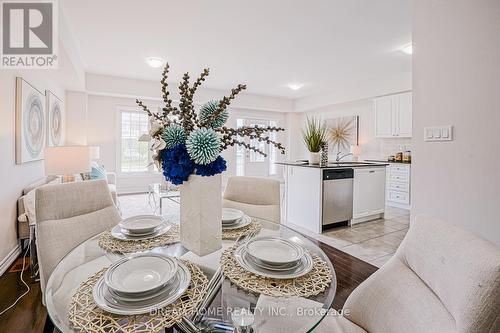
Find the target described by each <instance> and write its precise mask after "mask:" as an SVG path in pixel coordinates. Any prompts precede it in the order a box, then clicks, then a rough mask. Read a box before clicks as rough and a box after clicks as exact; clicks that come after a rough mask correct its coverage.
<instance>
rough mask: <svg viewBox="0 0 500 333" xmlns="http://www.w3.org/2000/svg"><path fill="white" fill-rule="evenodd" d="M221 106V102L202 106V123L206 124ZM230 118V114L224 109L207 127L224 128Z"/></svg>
mask: <svg viewBox="0 0 500 333" xmlns="http://www.w3.org/2000/svg"><path fill="white" fill-rule="evenodd" d="M218 106H219V101H209V102H207V103H205V104H203V105H202V107H201V109H200V113H199V115H198V116H199V117H200V120H201V122H202V123H204V122H206V121H207V120H208V118H209V117H210V116H211V115H212V114H213V113H214V112H215V110H217V107H218ZM228 118H229V112H228V111H227V109H224V111H222V112H221V113H220V114H219V115H218V116H217V117H216V118H215V119H213V120H211V121H210V122H209V123H208V124H207V126H209V127H211V128H218V127H222V126H223V125H224V124H225V123H226V121H227V119H228Z"/></svg>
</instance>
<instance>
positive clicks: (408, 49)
mask: <svg viewBox="0 0 500 333" xmlns="http://www.w3.org/2000/svg"><path fill="white" fill-rule="evenodd" d="M401 52H403V53H406V54H412V53H413V44H412V43H409V44H406V45H404V46H403V47H401Z"/></svg>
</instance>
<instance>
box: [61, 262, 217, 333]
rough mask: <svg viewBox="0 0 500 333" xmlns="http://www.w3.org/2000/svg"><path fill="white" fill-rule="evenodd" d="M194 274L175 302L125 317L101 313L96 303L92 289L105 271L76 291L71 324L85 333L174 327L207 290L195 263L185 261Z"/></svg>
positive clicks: (190, 311)
mask: <svg viewBox="0 0 500 333" xmlns="http://www.w3.org/2000/svg"><path fill="white" fill-rule="evenodd" d="M182 261H183V262H184V263H185V264H186V266H187V267H188V268H189V271H190V272H191V283H190V285H189V287H188V289H187V290H186V292H185V293H184V294H183V295H182V296H181V297H180V298H179V299H177V300H176V301H175V302H174V303H172V304H170V305H167V306H165V307H164V308H161V309H155V311H154V312H152V313H151V314H150V313H146V314H141V315H133V316H122V315H116V314H112V313H109V312H106V311H104V310H101V309H99V308H98V307H97V305H96V304H95V303H94V298H93V296H92V290H93V288H94V285H95V284H96V282H97V281H98V280H99V278H100V277H101V276H102V275H103V274H104V273H105V272H106V270H107V268H104V269H102V270H100V271H99V272H97V273H96V274H94V275H92V276H91V277H89V278H88V279H87V280H86V281H84V282H83V283H82V284H81V285H80V286H79V287H78V289H77V290H76V292H75V294H74V295H73V298H72V300H71V304H70V306H69V321H70V323H71V325H72V327H73V328H74V329H75V330H79V331H82V332H140V333H151V332H158V331H160V330H161V329H163V328H165V327H172V326H173V325H174V324H176V323H178V322H180V321H181V320H182V318H183V317H186V316H189V315H191V314H193V313H194V312H195V311H196V307H197V306H198V304H199V303H200V302H201V301H202V300H203V299H204V297H205V295H206V293H207V289H208V278H207V277H206V276H205V274H203V272H202V271H201V269H200V268H199V267H198V266H196V265H195V264H193V263H191V262H189V261H187V260H182Z"/></svg>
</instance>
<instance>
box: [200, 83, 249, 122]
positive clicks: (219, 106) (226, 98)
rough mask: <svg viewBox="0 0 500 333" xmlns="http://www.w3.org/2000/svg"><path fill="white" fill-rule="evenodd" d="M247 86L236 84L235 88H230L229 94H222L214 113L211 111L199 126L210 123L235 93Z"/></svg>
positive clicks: (222, 110)
mask: <svg viewBox="0 0 500 333" xmlns="http://www.w3.org/2000/svg"><path fill="white" fill-rule="evenodd" d="M246 88H247V86H246V85H244V84H238V86H237V87H236V89H231V94H230V95H229V96H224V97H222V99H221V100H220V101H219V105H218V106H217V109H215V111H214V113H212V114H211V115H210V116H209V117H208V118H207V119H206V120H205V121H204V122H203V123H201V126H206V125H207V124H210V123H211V122H212V121H213V120H215V119H217V118H218V117H219V116H220V114H221V113H222V112H224V110H225V109H226V108H227V107H228V106H229V104H231V100H233V99H234V98H235V97H236V95H238V94H239V93H240V92H241V91H242V90H245V89H246Z"/></svg>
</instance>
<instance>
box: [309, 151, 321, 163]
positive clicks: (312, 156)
mask: <svg viewBox="0 0 500 333" xmlns="http://www.w3.org/2000/svg"><path fill="white" fill-rule="evenodd" d="M320 155H321V153H312V152H309V164H319V159H320Z"/></svg>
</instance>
